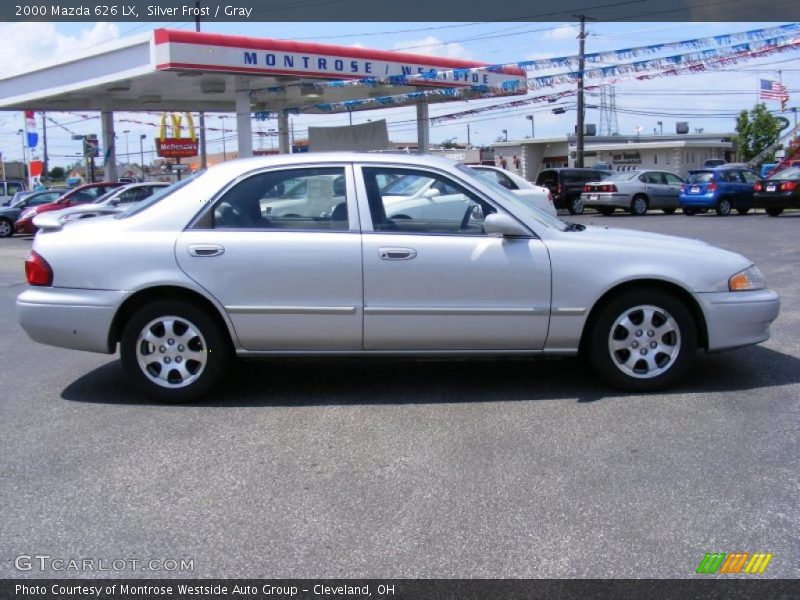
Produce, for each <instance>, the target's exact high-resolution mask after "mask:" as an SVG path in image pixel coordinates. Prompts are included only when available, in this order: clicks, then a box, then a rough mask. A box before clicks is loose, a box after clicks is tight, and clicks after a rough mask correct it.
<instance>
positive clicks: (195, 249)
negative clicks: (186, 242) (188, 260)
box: [189, 244, 225, 256]
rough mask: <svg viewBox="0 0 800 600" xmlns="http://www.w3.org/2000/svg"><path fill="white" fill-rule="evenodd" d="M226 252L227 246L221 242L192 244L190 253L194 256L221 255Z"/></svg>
mask: <svg viewBox="0 0 800 600" xmlns="http://www.w3.org/2000/svg"><path fill="white" fill-rule="evenodd" d="M224 252H225V247H224V246H220V245H219V244H191V245H190V246H189V254H191V255H192V256H219V255H220V254H223V253H224Z"/></svg>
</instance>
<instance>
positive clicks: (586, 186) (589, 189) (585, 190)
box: [583, 185, 592, 192]
mask: <svg viewBox="0 0 800 600" xmlns="http://www.w3.org/2000/svg"><path fill="white" fill-rule="evenodd" d="M591 189H592V188H590V187H589V186H588V185H585V186H583V191H584V192H588V191H591Z"/></svg>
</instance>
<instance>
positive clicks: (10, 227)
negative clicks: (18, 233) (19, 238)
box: [0, 219, 14, 238]
mask: <svg viewBox="0 0 800 600" xmlns="http://www.w3.org/2000/svg"><path fill="white" fill-rule="evenodd" d="M12 235H14V224H13V223H12V222H11V221H9V220H8V219H0V238H7V237H11V236H12Z"/></svg>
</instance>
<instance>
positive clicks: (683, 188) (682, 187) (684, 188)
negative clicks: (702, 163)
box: [681, 185, 686, 194]
mask: <svg viewBox="0 0 800 600" xmlns="http://www.w3.org/2000/svg"><path fill="white" fill-rule="evenodd" d="M685 191H686V186H685V185H682V186H681V194H682V193H684V192H685Z"/></svg>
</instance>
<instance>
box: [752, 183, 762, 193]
mask: <svg viewBox="0 0 800 600" xmlns="http://www.w3.org/2000/svg"><path fill="white" fill-rule="evenodd" d="M763 189H764V186H763V185H761V184H760V183H754V184H753V191H756V192H760V191H762V190H763Z"/></svg>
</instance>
